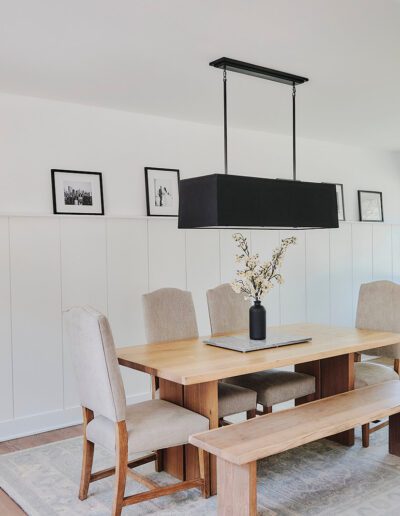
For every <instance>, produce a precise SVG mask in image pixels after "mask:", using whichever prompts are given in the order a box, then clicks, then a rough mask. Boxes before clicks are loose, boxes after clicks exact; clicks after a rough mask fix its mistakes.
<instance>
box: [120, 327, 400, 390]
mask: <svg viewBox="0 0 400 516" xmlns="http://www.w3.org/2000/svg"><path fill="white" fill-rule="evenodd" d="M273 329H274V331H276V332H282V334H288V333H289V334H291V335H299V336H304V335H307V336H311V337H312V341H311V342H304V343H301V344H293V345H290V346H284V347H280V348H273V349H263V350H259V351H252V352H250V353H238V352H237V351H231V350H228V349H222V348H217V347H214V346H209V345H207V344H204V343H203V340H205V338H207V337H199V338H197V339H191V340H178V341H167V342H160V343H156V344H145V345H139V346H130V347H125V348H119V349H117V355H118V360H119V363H120V364H121V365H123V366H126V367H130V368H132V369H137V370H138V371H143V372H145V373H149V374H151V375H154V376H158V377H159V378H164V379H165V380H170V381H172V382H175V383H179V384H182V385H193V384H197V383H203V382H210V381H213V380H220V379H222V378H228V377H230V376H239V375H241V374H246V373H254V372H257V371H263V370H265V369H273V368H275V367H282V366H287V365H295V364H302V363H304V362H311V361H312V360H320V359H323V358H329V357H334V356H338V355H344V354H347V353H354V352H356V351H358V352H361V351H363V350H366V349H372V348H379V347H383V346H388V345H390V344H397V343H400V333H391V332H385V331H375V330H359V329H357V328H341V327H337V326H328V325H319V324H308V323H307V324H306V323H304V324H303V323H302V324H290V325H283V326H275V327H274V328H273Z"/></svg>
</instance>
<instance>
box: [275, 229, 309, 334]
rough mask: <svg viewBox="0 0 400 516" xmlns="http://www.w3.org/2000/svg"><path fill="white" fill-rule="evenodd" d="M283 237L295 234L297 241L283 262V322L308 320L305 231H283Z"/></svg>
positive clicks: (281, 234) (288, 250) (289, 249)
mask: <svg viewBox="0 0 400 516" xmlns="http://www.w3.org/2000/svg"><path fill="white" fill-rule="evenodd" d="M280 236H281V238H282V239H283V238H288V237H291V236H295V237H296V238H297V243H296V244H295V245H291V246H290V247H289V248H288V249H287V253H286V256H285V259H284V262H283V267H282V275H283V277H284V283H283V285H281V323H282V324H291V323H296V322H304V321H305V320H307V310H306V304H307V303H306V252H305V251H306V245H305V241H306V239H305V233H304V231H281V233H280Z"/></svg>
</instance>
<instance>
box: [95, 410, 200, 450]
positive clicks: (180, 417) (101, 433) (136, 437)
mask: <svg viewBox="0 0 400 516" xmlns="http://www.w3.org/2000/svg"><path fill="white" fill-rule="evenodd" d="M126 426H127V431H128V450H129V453H136V452H143V451H146V452H148V451H154V450H161V449H163V448H170V447H171V446H179V445H181V444H186V443H187V442H188V438H189V436H190V435H191V434H195V433H197V432H204V431H205V430H208V429H209V420H208V419H207V418H206V417H204V416H201V415H200V414H196V413H195V412H192V411H191V410H188V409H185V408H183V407H180V406H179V405H174V404H173V403H170V402H169V401H164V400H149V401H143V402H142V403H137V404H135V405H130V406H128V407H127V408H126ZM86 436H87V438H88V440H89V441H91V442H93V443H95V444H100V445H101V446H104V447H105V448H107V449H108V450H110V451H114V450H115V423H114V422H112V421H110V420H109V419H107V418H106V417H103V416H96V417H95V418H94V419H93V420H92V421H91V422H90V423H89V424H88V426H87V429H86Z"/></svg>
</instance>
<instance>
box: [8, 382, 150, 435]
mask: <svg viewBox="0 0 400 516" xmlns="http://www.w3.org/2000/svg"><path fill="white" fill-rule="evenodd" d="M150 398H151V393H149V392H144V393H140V394H133V395H131V396H127V398H126V402H127V404H128V405H132V404H134V403H140V402H141V401H146V400H148V399H150ZM80 423H82V411H81V407H79V406H77V407H70V408H67V409H65V410H54V411H52V412H44V413H41V414H34V415H33V416H27V417H21V418H17V419H9V420H7V421H2V422H0V442H2V441H9V440H10V439H17V438H19V437H27V436H28V435H34V434H41V433H43V432H49V431H50V430H57V429H59V428H65V427H67V426H73V425H78V424H80Z"/></svg>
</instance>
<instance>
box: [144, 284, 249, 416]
mask: <svg viewBox="0 0 400 516" xmlns="http://www.w3.org/2000/svg"><path fill="white" fill-rule="evenodd" d="M143 312H144V320H145V330H146V336H147V341H148V342H149V343H154V342H162V341H167V340H183V339H194V338H196V337H198V335H199V333H198V329H197V321H196V312H195V308H194V305H193V298H192V294H191V293H190V292H187V291H185V290H180V289H177V288H162V289H159V290H156V291H154V292H151V293H150V294H144V295H143ZM155 387H157V385H155ZM255 411H256V394H255V392H254V391H252V390H249V389H245V388H243V387H240V386H236V385H228V384H225V383H221V382H220V383H219V384H218V418H219V420H220V423H221V424H222V423H223V421H222V420H223V418H224V417H227V416H232V415H233V414H239V413H240V412H246V413H247V417H248V418H251V417H255V415H256V414H255Z"/></svg>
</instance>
